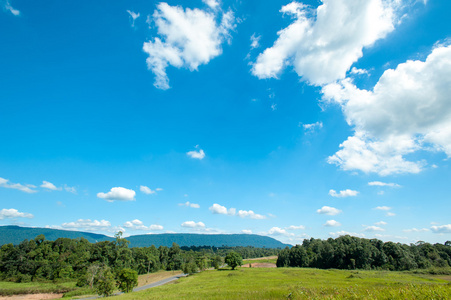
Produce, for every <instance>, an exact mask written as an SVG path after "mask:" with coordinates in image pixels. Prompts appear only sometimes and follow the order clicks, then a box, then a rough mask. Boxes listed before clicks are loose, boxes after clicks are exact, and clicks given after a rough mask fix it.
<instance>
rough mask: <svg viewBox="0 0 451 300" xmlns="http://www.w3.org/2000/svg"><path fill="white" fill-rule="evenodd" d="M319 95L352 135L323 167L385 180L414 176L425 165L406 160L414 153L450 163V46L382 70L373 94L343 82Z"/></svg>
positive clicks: (329, 86) (329, 87)
mask: <svg viewBox="0 0 451 300" xmlns="http://www.w3.org/2000/svg"><path fill="white" fill-rule="evenodd" d="M322 92H323V99H324V100H325V101H329V102H333V103H338V104H339V105H341V107H342V110H343V113H344V115H345V117H346V121H347V123H348V124H349V125H350V126H352V127H353V129H354V135H353V136H350V137H348V139H347V140H346V141H344V142H343V143H342V144H341V145H340V148H341V149H340V150H339V151H337V152H336V153H335V154H334V155H332V156H330V157H329V159H328V162H329V163H332V164H336V165H338V166H339V167H340V168H342V169H343V170H350V171H352V170H360V171H362V172H365V173H378V174H379V175H381V176H386V175H391V174H400V173H419V172H420V171H421V170H422V169H423V168H424V167H425V165H426V162H425V161H422V160H420V161H409V160H408V159H407V158H406V156H407V155H408V154H412V153H415V152H418V151H420V150H425V151H436V152H437V151H438V152H444V153H445V154H446V155H447V156H448V157H451V105H450V98H449V96H448V95H450V94H451V46H443V45H439V46H437V47H436V48H435V49H433V51H432V53H431V54H429V55H428V57H427V58H426V60H425V61H419V60H416V61H412V60H410V61H407V62H405V63H402V64H399V65H398V66H397V67H396V69H389V70H386V71H385V72H384V73H383V74H382V76H381V77H380V78H379V81H378V83H377V84H376V85H375V87H374V88H373V90H361V89H358V88H357V87H356V86H355V85H354V84H353V82H352V81H351V80H350V79H345V80H342V81H340V82H337V83H333V84H329V85H327V86H325V87H323V89H322Z"/></svg>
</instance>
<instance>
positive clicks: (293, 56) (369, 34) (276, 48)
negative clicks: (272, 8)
mask: <svg viewBox="0 0 451 300" xmlns="http://www.w3.org/2000/svg"><path fill="white" fill-rule="evenodd" d="M394 3H396V1H383V0H323V1H322V4H321V5H320V6H319V7H318V8H317V9H316V10H314V9H312V8H311V7H309V6H307V5H304V4H302V3H298V2H291V3H289V4H287V5H285V6H283V7H282V9H281V10H280V12H281V13H283V14H284V15H287V16H290V17H292V18H293V19H294V21H293V23H291V24H290V25H289V26H288V27H286V28H284V29H282V30H280V31H279V32H278V33H277V35H278V38H277V40H276V41H275V42H274V45H273V46H272V47H270V48H267V49H266V50H264V51H263V53H261V54H260V55H259V56H258V57H257V61H256V62H255V63H254V65H253V67H252V73H253V74H254V75H255V76H257V77H259V78H271V77H272V78H277V77H278V76H279V75H280V74H281V73H282V71H283V69H284V68H285V67H287V66H293V68H294V70H295V71H296V73H297V74H298V75H299V76H300V77H302V78H303V79H304V80H306V81H308V82H309V83H310V84H314V85H322V84H327V83H330V82H334V81H335V80H337V79H342V78H345V76H346V72H347V71H348V70H349V69H350V67H351V66H352V64H353V63H355V62H356V61H357V60H358V59H359V58H360V57H362V49H363V48H365V47H370V46H372V45H373V44H374V43H375V42H376V41H377V40H379V39H382V38H384V37H385V36H386V35H387V34H388V33H390V32H391V31H393V29H394V23H395V21H396V13H395V10H396V6H395V5H394Z"/></svg>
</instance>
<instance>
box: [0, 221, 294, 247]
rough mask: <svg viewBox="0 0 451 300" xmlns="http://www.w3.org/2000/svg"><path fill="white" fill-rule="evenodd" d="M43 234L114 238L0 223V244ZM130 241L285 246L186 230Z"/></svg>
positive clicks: (247, 236)
mask: <svg viewBox="0 0 451 300" xmlns="http://www.w3.org/2000/svg"><path fill="white" fill-rule="evenodd" d="M40 234H43V235H45V238H46V239H47V240H51V241H54V240H56V239H58V238H62V237H64V238H70V239H76V238H81V237H83V238H85V239H87V240H88V241H90V242H91V243H96V242H101V241H112V240H114V238H112V237H109V236H106V235H103V234H96V233H90V232H81V231H70V230H60V229H50V228H29V227H19V226H0V245H4V244H9V243H12V244H15V245H17V244H19V243H20V242H22V241H23V240H25V239H28V240H31V239H34V238H35V237H36V236H38V235H40ZM126 239H127V240H129V241H130V247H148V246H151V245H155V246H156V247H159V246H167V247H170V246H172V243H177V244H178V245H179V246H215V247H221V246H230V247H234V246H253V247H257V248H263V247H265V248H284V247H285V246H287V245H286V244H283V243H281V242H279V241H278V240H275V239H273V238H270V237H267V236H260V235H255V234H190V233H163V234H144V235H135V236H130V237H127V238H126Z"/></svg>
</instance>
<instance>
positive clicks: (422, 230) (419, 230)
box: [403, 228, 429, 232]
mask: <svg viewBox="0 0 451 300" xmlns="http://www.w3.org/2000/svg"><path fill="white" fill-rule="evenodd" d="M403 231H404V232H426V231H429V229H427V228H420V229H418V228H411V229H404V230H403Z"/></svg>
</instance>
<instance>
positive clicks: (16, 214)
mask: <svg viewBox="0 0 451 300" xmlns="http://www.w3.org/2000/svg"><path fill="white" fill-rule="evenodd" d="M33 217H34V216H33V215H32V214H29V213H24V212H20V211H18V210H17V209H14V208H10V209H7V208H4V209H2V210H0V220H4V219H16V218H28V219H31V218H33Z"/></svg>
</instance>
